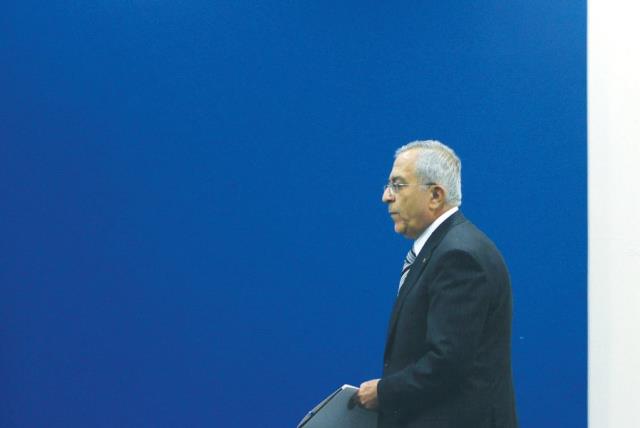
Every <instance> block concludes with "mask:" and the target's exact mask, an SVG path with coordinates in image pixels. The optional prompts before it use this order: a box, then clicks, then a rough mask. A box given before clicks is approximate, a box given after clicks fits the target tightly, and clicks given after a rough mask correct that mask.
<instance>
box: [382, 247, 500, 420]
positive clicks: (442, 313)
mask: <svg viewBox="0 0 640 428" xmlns="http://www.w3.org/2000/svg"><path fill="white" fill-rule="evenodd" d="M426 286H428V287H429V291H428V308H425V310H427V311H428V312H427V328H426V336H425V338H424V341H425V347H424V349H425V353H424V355H422V356H421V357H420V358H419V359H418V360H417V361H416V362H415V363H413V364H410V365H408V366H407V367H405V368H404V369H403V370H400V371H399V372H396V373H393V374H391V375H389V376H385V377H383V378H382V379H381V381H380V382H379V384H378V400H379V405H380V409H381V411H383V412H389V413H395V414H398V412H399V409H402V408H406V407H407V406H411V405H412V404H413V403H416V404H417V403H424V402H425V400H430V399H434V398H437V397H438V396H439V395H441V394H444V393H446V391H447V390H449V389H451V388H454V387H455V386H456V385H457V384H458V383H459V382H460V380H461V379H462V378H463V377H464V375H465V373H467V372H468V371H469V370H470V367H471V364H472V362H473V358H474V355H475V353H476V351H477V349H478V344H479V341H480V337H481V335H482V331H483V326H484V322H485V320H486V317H487V313H488V310H489V302H490V300H491V299H490V289H489V288H490V287H489V286H490V284H488V282H487V276H486V273H485V272H484V269H482V266H481V265H480V264H479V263H478V262H477V261H476V260H475V259H474V258H473V256H472V255H471V254H469V253H467V252H464V251H460V250H455V251H450V252H448V253H445V254H444V255H442V256H441V257H440V258H439V259H438V261H437V265H436V266H434V276H433V279H432V280H431V281H430V283H429V284H426Z"/></svg>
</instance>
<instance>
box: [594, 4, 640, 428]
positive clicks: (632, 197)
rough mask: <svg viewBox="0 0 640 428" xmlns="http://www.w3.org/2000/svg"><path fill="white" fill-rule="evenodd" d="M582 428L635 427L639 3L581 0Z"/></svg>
mask: <svg viewBox="0 0 640 428" xmlns="http://www.w3.org/2000/svg"><path fill="white" fill-rule="evenodd" d="M588 8H589V9H588V16H589V18H588V43H589V44H588V58H589V60H588V79H589V84H588V93H589V96H588V103H589V104H588V106H589V107H588V108H589V427H590V428H627V427H628V428H637V427H640V416H638V415H637V413H638V410H640V25H639V22H640V13H639V11H640V6H639V2H638V1H637V0H627V1H624V0H589V2H588Z"/></svg>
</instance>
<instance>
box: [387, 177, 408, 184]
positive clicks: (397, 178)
mask: <svg viewBox="0 0 640 428" xmlns="http://www.w3.org/2000/svg"><path fill="white" fill-rule="evenodd" d="M389 181H390V182H391V183H394V182H396V181H405V179H404V178H403V177H402V176H400V175H392V176H391V178H389Z"/></svg>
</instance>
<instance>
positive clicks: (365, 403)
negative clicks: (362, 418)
mask: <svg viewBox="0 0 640 428" xmlns="http://www.w3.org/2000/svg"><path fill="white" fill-rule="evenodd" d="M379 381H380V379H373V380H368V381H366V382H363V383H362V384H360V389H359V390H358V392H357V393H356V395H355V397H354V398H355V400H356V401H357V403H358V404H359V405H360V406H362V407H364V408H365V409H369V410H376V409H377V408H378V382H379Z"/></svg>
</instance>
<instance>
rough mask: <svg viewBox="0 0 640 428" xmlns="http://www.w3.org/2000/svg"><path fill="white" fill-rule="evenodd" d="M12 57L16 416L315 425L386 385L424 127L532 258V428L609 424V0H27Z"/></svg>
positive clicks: (6, 67) (6, 309)
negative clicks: (604, 415) (410, 157)
mask: <svg viewBox="0 0 640 428" xmlns="http://www.w3.org/2000/svg"><path fill="white" fill-rule="evenodd" d="M0 55H1V57H0V58H1V64H2V66H1V69H0V195H1V199H0V201H1V202H0V203H1V204H2V205H1V207H2V209H1V213H0V227H1V229H0V233H1V236H2V239H0V257H1V258H0V287H1V288H0V347H1V348H0V395H1V397H0V426H2V427H45V426H46V427H89V426H90V427H211V426H230V427H244V426H260V427H286V426H294V425H295V423H297V421H298V420H299V419H300V418H301V417H302V416H303V415H304V413H305V412H306V411H307V410H308V409H309V408H310V407H311V406H313V405H314V404H315V403H316V402H317V401H318V400H319V399H320V398H322V397H323V396H324V395H326V394H327V393H328V392H329V391H331V390H333V389H334V388H336V387H337V386H339V385H341V384H343V383H352V384H356V385H357V384H359V383H360V382H362V381H364V380H367V379H370V378H375V377H378V376H379V374H380V366H381V360H382V350H383V345H384V339H385V338H384V335H385V329H386V323H387V317H388V315H389V312H390V309H391V305H392V303H393V299H394V296H395V288H396V285H397V278H398V273H399V270H400V267H401V264H402V259H403V257H404V254H405V253H406V250H407V248H408V246H409V245H410V242H408V241H406V240H404V239H403V238H402V237H400V236H398V235H395V234H394V232H393V227H392V223H391V220H390V219H389V218H388V216H387V214H386V209H385V207H384V206H383V205H382V203H381V202H380V198H381V193H382V184H384V183H385V182H386V179H387V175H388V172H389V169H390V167H391V163H392V155H393V152H394V150H395V148H396V147H398V146H400V145H402V144H404V143H407V142H409V141H412V140H415V139H418V138H421V139H424V138H438V139H441V140H442V141H444V142H445V143H447V144H449V145H451V146H452V147H454V149H455V150H456V151H457V152H458V154H459V155H460V157H461V158H462V161H463V193H464V201H463V210H464V212H465V214H466V215H467V217H469V218H470V219H471V220H472V221H473V222H474V223H476V224H477V225H478V226H480V227H481V228H482V229H484V230H485V231H486V232H487V234H489V235H490V236H491V237H492V238H493V239H494V240H495V242H496V243H497V244H498V246H499V247H500V248H501V249H502V251H503V253H504V256H505V258H506V260H507V262H508V264H509V267H510V270H511V273H512V280H513V290H514V302H515V307H514V346H513V357H514V372H515V382H516V389H517V400H518V411H519V416H520V421H521V426H522V427H524V428H526V427H540V426H544V427H546V428H551V427H562V428H567V427H585V426H586V418H587V411H586V388H587V358H586V351H587V332H586V330H587V320H586V268H587V244H586V221H587V212H586V67H585V64H586V62H585V61H586V4H585V2H583V1H578V2H557V1H551V0H541V1H533V2H521V1H516V2H503V1H485V2H477V3H476V2H455V1H454V2H416V1H409V2H404V3H400V4H392V3H388V2H363V1H350V2H293V1H281V2H267V1H243V0H235V1H213V2H210V1H206V2H205V1H199V0H198V1H190V2H186V1H177V2H176V1H172V2H169V1H140V0H128V1H114V0H111V1H95V2H90V3H86V2H79V1H69V0H63V1H56V2H49V3H47V2H32V1H20V2H17V1H10V2H5V3H4V4H3V6H2V13H0Z"/></svg>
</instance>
